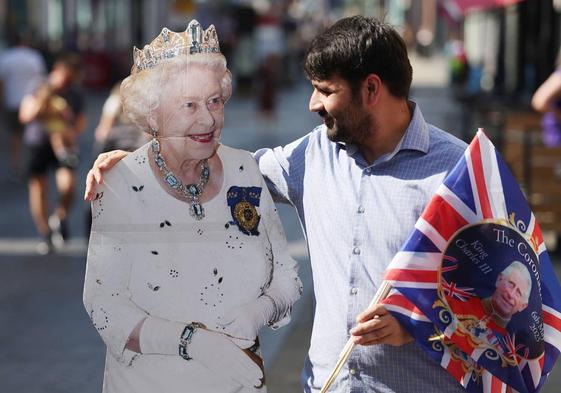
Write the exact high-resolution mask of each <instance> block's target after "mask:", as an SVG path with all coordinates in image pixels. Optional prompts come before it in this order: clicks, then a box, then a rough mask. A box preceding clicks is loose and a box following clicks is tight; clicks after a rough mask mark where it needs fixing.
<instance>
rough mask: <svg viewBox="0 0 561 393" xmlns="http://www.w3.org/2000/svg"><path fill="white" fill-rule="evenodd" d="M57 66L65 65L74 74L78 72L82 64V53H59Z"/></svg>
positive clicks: (56, 61)
mask: <svg viewBox="0 0 561 393" xmlns="http://www.w3.org/2000/svg"><path fill="white" fill-rule="evenodd" d="M54 65H55V66H59V65H60V66H64V67H65V68H67V69H68V70H69V71H70V72H72V73H73V74H77V73H78V72H79V71H80V67H81V65H82V59H81V58H80V55H78V54H77V53H73V52H68V53H63V54H61V55H59V56H58V57H57V58H56V60H55V64H54Z"/></svg>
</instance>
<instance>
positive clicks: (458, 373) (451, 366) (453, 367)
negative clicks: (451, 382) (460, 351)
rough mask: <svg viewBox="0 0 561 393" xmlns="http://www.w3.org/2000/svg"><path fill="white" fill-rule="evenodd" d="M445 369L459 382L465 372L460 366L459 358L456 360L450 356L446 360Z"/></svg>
mask: <svg viewBox="0 0 561 393" xmlns="http://www.w3.org/2000/svg"><path fill="white" fill-rule="evenodd" d="M446 371H448V372H449V373H450V374H451V375H452V376H453V377H454V378H455V379H456V381H458V382H460V383H461V381H462V378H463V377H464V375H465V374H466V372H465V371H464V369H463V367H462V362H460V361H459V360H456V359H454V358H452V357H450V361H449V362H448V365H447V366H446Z"/></svg>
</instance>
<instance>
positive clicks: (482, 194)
mask: <svg viewBox="0 0 561 393" xmlns="http://www.w3.org/2000/svg"><path fill="white" fill-rule="evenodd" d="M469 153H470V157H471V164H472V166H473V176H474V178H475V184H476V187H477V195H478V196H479V204H480V205H481V213H482V214H483V218H493V211H492V210H491V204H490V203H489V195H488V194H487V185H486V183H485V177H484V173H485V172H484V171H483V161H482V160H481V149H480V145H479V138H475V139H474V140H473V142H472V143H471V144H470V145H469Z"/></svg>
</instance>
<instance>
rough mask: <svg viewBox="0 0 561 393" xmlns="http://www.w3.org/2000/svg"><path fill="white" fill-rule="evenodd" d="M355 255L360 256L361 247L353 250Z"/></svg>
mask: <svg viewBox="0 0 561 393" xmlns="http://www.w3.org/2000/svg"><path fill="white" fill-rule="evenodd" d="M353 254H355V255H360V247H355V248H353Z"/></svg>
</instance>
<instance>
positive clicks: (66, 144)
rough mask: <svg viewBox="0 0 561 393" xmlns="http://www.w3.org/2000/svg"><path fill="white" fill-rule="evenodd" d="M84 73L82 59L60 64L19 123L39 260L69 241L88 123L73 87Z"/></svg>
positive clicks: (30, 98) (26, 101)
mask: <svg viewBox="0 0 561 393" xmlns="http://www.w3.org/2000/svg"><path fill="white" fill-rule="evenodd" d="M79 69H80V62H79V58H77V57H76V56H75V55H65V56H62V57H61V58H59V59H58V60H57V61H56V62H55V64H54V66H53V70H52V71H51V73H50V74H49V78H48V81H47V82H46V83H43V84H41V85H40V86H39V87H38V88H37V89H36V90H35V91H34V92H33V94H29V95H27V96H25V97H24V98H23V101H22V103H21V108H20V112H19V117H20V120H21V121H22V123H24V124H25V125H26V127H25V131H24V143H25V144H26V145H27V147H28V149H29V153H30V154H29V155H30V162H29V176H30V177H29V205H30V209H31V215H32V217H33V220H34V222H35V226H36V227H37V230H38V232H39V233H40V234H41V236H42V237H43V239H44V241H43V242H41V243H40V244H39V245H38V248H37V251H38V252H39V253H40V254H47V253H50V252H52V251H54V249H55V247H54V246H55V245H56V246H61V245H62V243H63V240H64V239H65V238H66V237H67V236H68V233H67V226H66V219H67V216H68V212H69V210H70V207H71V206H72V201H73V199H74V187H75V183H76V180H75V169H76V168H77V166H78V157H77V138H78V135H79V134H80V133H82V132H83V130H84V128H85V124H86V118H85V115H84V114H83V99H82V96H81V94H80V93H79V92H78V90H77V89H76V87H75V86H74V83H75V81H76V78H77V76H78V72H79ZM50 168H54V169H55V180H56V187H57V191H58V194H59V203H58V206H57V208H56V209H55V211H54V213H53V214H52V216H51V217H49V213H50V210H49V206H48V176H47V172H48V170H49V169H50Z"/></svg>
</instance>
